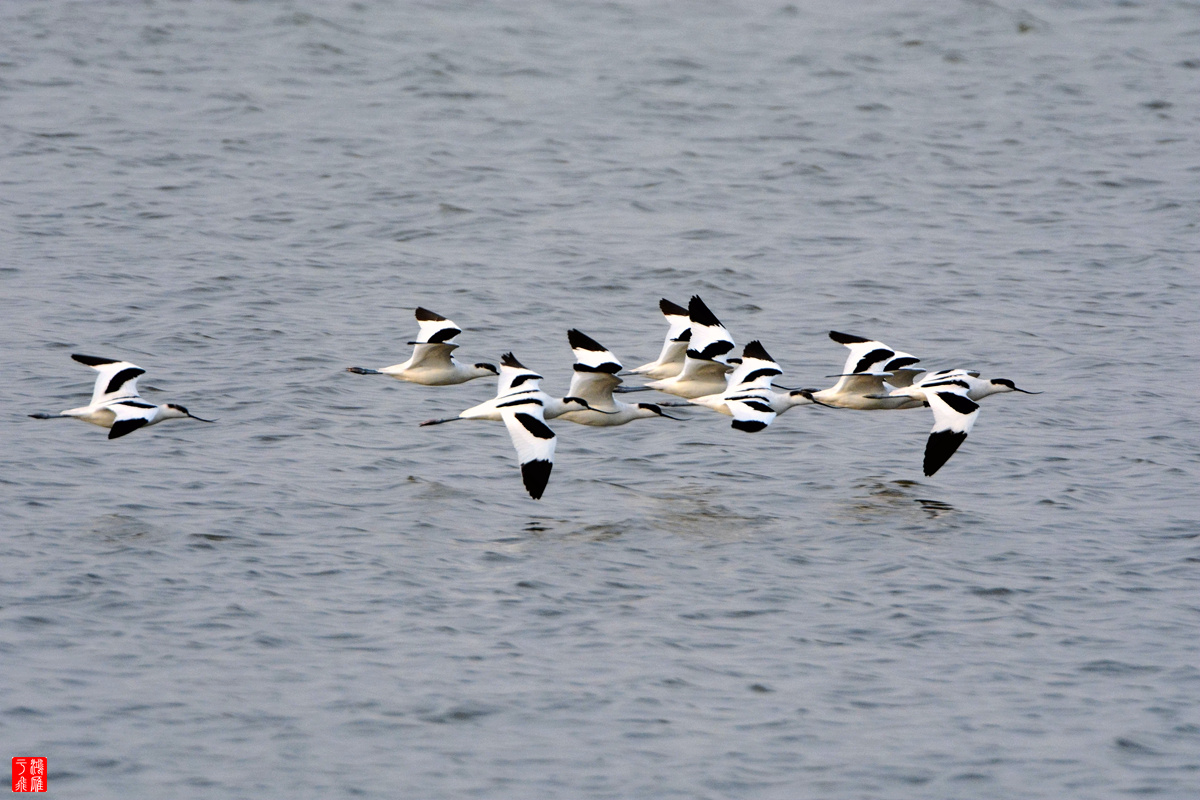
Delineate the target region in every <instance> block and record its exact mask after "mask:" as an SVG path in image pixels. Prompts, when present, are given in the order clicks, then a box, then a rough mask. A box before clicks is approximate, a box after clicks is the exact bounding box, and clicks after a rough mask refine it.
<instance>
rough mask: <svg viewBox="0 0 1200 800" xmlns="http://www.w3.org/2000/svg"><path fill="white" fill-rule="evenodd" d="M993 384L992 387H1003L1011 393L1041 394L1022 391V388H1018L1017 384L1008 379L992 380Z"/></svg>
mask: <svg viewBox="0 0 1200 800" xmlns="http://www.w3.org/2000/svg"><path fill="white" fill-rule="evenodd" d="M991 382H992V385H994V386H1003V387H1004V388H1006V389H1008V390H1009V391H1010V392H1020V393H1021V394H1041V392H1031V391H1029V390H1028V389H1022V388H1021V387H1019V386H1017V385H1016V384H1015V383H1013V382H1012V381H1010V380H1009V379H1008V378H992V381H991Z"/></svg>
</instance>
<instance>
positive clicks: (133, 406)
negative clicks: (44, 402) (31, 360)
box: [30, 353, 212, 439]
mask: <svg viewBox="0 0 1200 800" xmlns="http://www.w3.org/2000/svg"><path fill="white" fill-rule="evenodd" d="M71 358H73V359H74V360H76V361H78V362H79V363H80V364H85V365H87V366H89V367H91V368H92V369H94V370H96V371H97V372H98V373H100V374H99V375H97V376H96V385H95V386H94V387H93V389H92V401H91V402H90V403H89V404H88V405H86V406H80V407H79V408H68V409H67V410H66V411H61V412H59V413H58V414H31V415H30V416H32V417H35V418H37V419H53V418H56V417H65V418H68V419H77V420H81V421H83V422H90V423H91V424H92V425H99V426H100V427H101V428H107V429H108V430H109V434H108V438H110V439H119V438H120V437H122V436H125V435H127V434H130V433H133V432H134V431H135V430H137V429H138V428H143V427H146V426H148V425H157V424H158V423H160V422H163V421H164V420H168V419H183V418H185V417H191V418H192V419H199V420H200V421H201V422H211V421H212V420H204V419H200V417H196V416H193V415H192V414H190V413H188V410H187V409H186V408H184V407H183V406H181V405H177V404H175V403H162V404H161V405H155V404H154V403H147V402H146V401H144V400H143V399H142V398H141V395H139V394H138V390H137V379H138V376H139V375H143V374H145V372H146V370H144V369H142V368H141V367H139V366H137V365H136V364H132V363H130V362H128V361H118V360H116V359H111V358H101V357H98V356H85V355H79V354H78V353H76V354H73V355H72V356H71Z"/></svg>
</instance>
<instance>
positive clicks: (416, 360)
mask: <svg viewBox="0 0 1200 800" xmlns="http://www.w3.org/2000/svg"><path fill="white" fill-rule="evenodd" d="M416 318H417V324H418V325H419V326H420V330H419V332H418V334H417V339H416V341H415V342H410V344H411V345H413V354H412V357H411V358H409V359H408V360H407V361H405V362H403V363H402V364H393V365H392V366H390V367H383V368H381V369H366V368H364V367H348V368H347V371H349V372H356V373H358V374H360V375H389V376H391V377H393V378H395V379H396V380H398V381H408V382H409V383H419V384H421V385H423V386H451V385H454V384H458V383H466V382H467V381H470V380H474V379H475V378H485V377H489V376H491V377H495V376H496V375H497V374H498V371H497V369H496V367H495V366H494V365H492V364H487V363H480V364H461V363H459V362H458V360H456V359H455V358H454V356H453V352H454V350H455V349H456V348H457V347H458V345H456V344H453V343H452V342H451V341H450V340H451V339H453V338H454V337H455V336H457V335H458V334H460V333H462V330H461V329H460V328H459V327H458V325H456V324H455V323H454V321H453V320H449V319H446V318H445V317H443V316H441V315H440V314H435V313H434V312H432V311H429V310H428V309H425V308H418V309H417V311H416Z"/></svg>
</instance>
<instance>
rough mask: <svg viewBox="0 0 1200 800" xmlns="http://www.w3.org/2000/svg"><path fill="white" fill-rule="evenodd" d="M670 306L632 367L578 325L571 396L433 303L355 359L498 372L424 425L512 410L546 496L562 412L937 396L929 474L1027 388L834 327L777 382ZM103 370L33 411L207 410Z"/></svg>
mask: <svg viewBox="0 0 1200 800" xmlns="http://www.w3.org/2000/svg"><path fill="white" fill-rule="evenodd" d="M659 309H660V310H661V311H662V314H663V316H664V317H665V318H666V320H667V324H668V325H669V328H668V330H667V335H666V339H665V341H664V342H663V346H662V351H661V352H660V353H659V356H658V358H657V359H655V360H654V361H651V362H650V363H648V364H643V365H642V366H640V367H637V368H635V369H632V370H630V371H629V373H625V372H623V370H624V367H622V365H621V362H620V361H618V360H617V358H616V356H614V355H613V354H612V352H610V351H609V350H608V349H607V348H606V347H604V346H603V345H602V344H600V343H599V342H597V341H596V340H595V339H593V338H591V337H590V336H587V335H586V334H584V333H582V332H580V331H578V330H574V329H572V330H570V331H568V332H567V340H568V342H569V343H570V345H571V350H572V351H573V352H574V354H575V367H574V371H573V373H572V376H571V386H570V389H569V390H568V393H567V395H566V396H565V397H552V396H551V395H549V394H547V393H546V392H544V391H542V390H541V388H540V382H541V381H542V376H541V375H539V374H538V373H536V372H534V371H533V370H530V369H528V368H526V367H525V366H524V365H523V364H521V362H520V361H518V360H517V359H516V357H515V356H513V354H512V353H505V354H504V356H503V357H502V358H501V359H500V366H499V368H497V367H496V366H495V365H494V364H489V363H478V364H462V363H460V362H459V361H457V360H456V359H455V358H454V355H453V352H454V350H455V348H457V347H458V345H457V344H454V343H453V341H452V340H453V339H454V338H455V337H456V336H458V335H459V334H460V333H462V330H461V329H460V328H459V327H458V325H456V324H455V323H454V322H453V321H451V320H449V319H447V318H446V317H443V316H441V315H439V314H435V313H433V312H432V311H429V310H427V309H424V308H418V309H417V311H416V318H417V324H418V326H419V332H418V334H417V339H416V341H414V342H410V343H409V344H411V345H413V354H412V357H411V358H410V359H408V360H407V361H405V362H404V363H402V364H396V365H394V366H390V367H384V368H382V369H377V370H376V369H367V368H365V367H348V368H347V369H348V371H349V372H354V373H358V374H361V375H390V376H391V377H393V378H396V379H397V380H403V381H410V382H412V383H419V384H423V385H425V386H448V385H453V384H459V383H466V382H467V381H470V380H474V379H475V378H484V377H496V378H498V384H499V385H498V389H497V392H496V396H495V397H493V398H492V399H491V400H488V401H487V402H485V403H480V404H479V405H476V406H472V407H471V408H468V409H466V410H465V411H463V412H461V413H460V414H459V415H458V416H456V417H450V418H447V419H431V420H426V421H425V422H422V423H421V425H422V426H425V425H439V424H442V423H445V422H452V421H454V420H460V419H487V420H495V421H501V422H503V423H504V424H505V426H506V427H507V428H508V432H509V435H510V436H511V437H512V441H513V445H514V446H515V447H516V450H517V458H518V460H519V462H520V465H521V477H522V479H523V481H524V483H525V488H526V490H527V491H528V492H529V495H530V496H531V497H533V498H534V499H535V500H537V499H540V498H541V496H542V493H543V492H544V491H545V489H546V484H547V483H548V482H549V480H550V471H551V469H552V468H553V466H554V448H555V444H556V442H557V436H556V435H555V433H554V431H553V430H551V429H550V426H548V425H547V424H546V420H548V419H556V418H559V417H561V418H562V419H565V420H567V421H569V422H575V423H578V424H580V425H593V426H606V427H607V426H613V425H624V424H626V423H628V422H632V421H633V420H635V419H648V418H654V417H665V418H667V419H678V418H677V417H671V416H670V415H668V414H667V413H666V412H664V411H663V407H668V408H677V407H684V406H688V405H698V406H704V407H706V408H710V409H712V410H713V411H716V412H718V413H721V414H725V415H726V416H729V417H732V418H733V421H732V426H733V427H734V428H736V429H737V430H740V431H746V432H748V433H754V432H757V431H761V430H763V429H764V428H766V427H767V426H768V425H770V424H771V423H772V422H773V421H774V420H775V418H776V417H777V416H778V415H780V414H782V413H783V412H785V411H787V410H788V409H789V408H792V407H793V406H801V405H822V406H831V407H836V408H851V409H858V410H880V409H904V408H920V407H923V406H925V407H928V408H929V409H930V410H932V411H933V430H932V431H931V432H930V434H929V438H928V440H927V441H926V443H925V460H924V470H925V474H926V475H927V476H928V475H933V474H934V473H935V472H937V471H938V470H939V469H940V468H941V467H942V465H943V464H945V463H946V461H947V460H949V458H950V456H952V455H953V454H954V452H955V451H956V450H957V449H958V448H959V445H961V444H962V443H963V441H964V440H965V439H966V438H967V434H968V433H970V431H971V428H972V426H973V425H974V424H975V419H976V418H977V417H978V416H979V403H978V401H979V400H981V399H983V398H984V397H987V396H989V395H993V394H1000V393H1002V392H1024V393H1025V394H1040V392H1029V391H1026V390H1025V389H1020V388H1018V387H1017V386H1016V384H1015V383H1013V381H1011V380H1009V379H1007V378H991V379H985V378H981V377H980V375H979V373H978V372H974V371H970V370H964V369H947V370H940V371H937V372H928V371H926V370H924V369H923V368H920V367H916V366H914V365H915V364H917V363H918V362H919V361H920V359H918V358H917V357H915V356H913V355H912V354H910V353H903V352H900V351H898V350H893V349H892V348H890V347H888V346H887V345H885V344H883V343H882V342H879V341H875V340H873V339H866V338H864V337H862V336H853V335H850V334H846V333H838V332H837V331H830V333H829V338H831V339H833V341H835V342H838V343H839V344H843V345H845V346H846V347H847V348H849V349H850V355H849V357H848V358H847V359H846V365H845V367H844V368H843V370H842V372H841V373H839V374H836V375H831V376H829V377H836V378H837V379H838V380H837V383H835V384H834V385H833V386H831V387H830V388H828V389H821V390H817V389H786V388H784V387H779V388H776V386H775V385H774V380H775V378H777V377H779V376H780V375H782V374H783V370H782V369H780V367H779V364H778V363H776V362H775V360H774V359H773V358H771V356H770V355H769V354H768V353H767V351H766V349H765V348H764V347H763V345H762V343H761V342H759V341H757V340H755V341H752V342H750V343H749V344H747V345H746V346H745V348H743V350H742V355H741V357H740V358H738V357H736V356H734V355H731V354H732V353H733V352H734V351H735V349H736V345H735V344H734V341H733V337H732V336H731V335H730V334H729V331H728V330H727V329H726V328H725V326H724V325H722V324H721V322H720V320H718V319H717V317H716V315H715V314H713V313H712V311H710V310H709V308H708V306H706V305H705V304H704V301H703V300H701V299H700V298H699V297H692V299H691V302H689V303H688V307H687V308H683V307H682V306H679V305H676V304H675V303H672V302H671V301H669V300H666V299H664V300H662V301H661V302H660V303H659ZM71 358H73V359H75V360H76V361H78V362H79V363H81V364H85V365H87V366H89V367H91V368H92V369H94V370H96V371H97V372H98V373H99V375H98V376H97V378H96V385H95V388H94V390H93V391H92V401H91V403H90V404H88V405H86V406H81V407H79V408H72V409H68V410H66V411H62V412H60V413H58V414H46V413H39V414H31V415H30V416H32V417H34V418H37V419H56V418H60V419H78V420H83V421H84V422H90V423H92V424H93V425H99V426H100V427H102V428H108V429H109V434H108V438H110V439H117V438H119V437H121V436H125V435H127V434H129V433H132V432H133V431H135V430H137V429H138V428H141V427H143V426H146V425H154V424H156V423H159V422H162V421H163V420H167V419H181V418H190V419H196V420H200V421H201V422H214V421H215V420H208V419H202V418H200V417H197V416H195V415H194V414H191V413H189V412H188V410H187V409H186V408H184V407H183V406H181V405H177V404H175V403H164V404H161V405H155V404H153V403H147V402H145V401H144V400H142V398H141V396H140V395H139V394H138V390H137V379H138V376H140V375H142V374H143V373H145V370H143V369H142V368H141V367H138V366H137V365H135V364H131V363H130V362H128V361H120V360H116V359H109V358H99V357H96V356H85V355H78V354H76V355H72V356H71ZM622 374H634V375H640V376H643V377H645V378H650V379H652V380H650V381H649V382H647V383H646V384H644V385H643V386H635V387H627V386H622V385H621V384H622V383H623V381H622V379H621V377H620V376H621V375H622ZM646 390H656V391H659V392H663V393H666V394H671V395H674V396H676V397H680V398H683V399H684V400H685V401H686V402H678V401H675V402H662V403H626V402H623V401H621V400H619V399H617V398H616V397H615V396H614V394H615V393H616V394H619V393H629V392H639V391H646Z"/></svg>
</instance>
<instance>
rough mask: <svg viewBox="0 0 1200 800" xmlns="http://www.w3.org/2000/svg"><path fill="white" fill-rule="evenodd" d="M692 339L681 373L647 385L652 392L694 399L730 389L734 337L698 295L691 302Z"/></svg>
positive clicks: (733, 360) (689, 305) (689, 307)
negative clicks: (731, 353)
mask: <svg viewBox="0 0 1200 800" xmlns="http://www.w3.org/2000/svg"><path fill="white" fill-rule="evenodd" d="M688 319H689V321H690V323H691V338H690V340H689V341H688V345H687V350H686V352H685V355H684V359H683V368H682V369H681V370H680V371H679V374H677V375H674V376H672V377H669V378H663V379H661V380H657V381H651V382H650V383H647V384H646V386H648V387H649V388H651V389H656V390H658V391H660V392H666V393H667V394H673V395H676V396H678V397H683V398H686V399H692V398H695V397H703V396H705V395H709V394H720V393H721V392H723V391H725V389H726V388H728V381H727V378H726V375H727V374H728V373H729V372H730V371H731V370H733V368H734V366H735V362H736V359H731V358H730V357H729V353H730V352H732V351H733V349H734V347H735V346H736V345H734V343H733V337H732V336H731V335H730V334H729V331H728V330H727V329H726V328H725V326H724V325H722V324H721V321H720V320H719V319H717V316H716V315H715V314H713V312H712V311H711V310H709V308H708V306H706V305H705V304H704V301H703V300H701V299H700V298H699V297H698V296H693V297H692V299H691V301H690V302H689V303H688Z"/></svg>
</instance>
